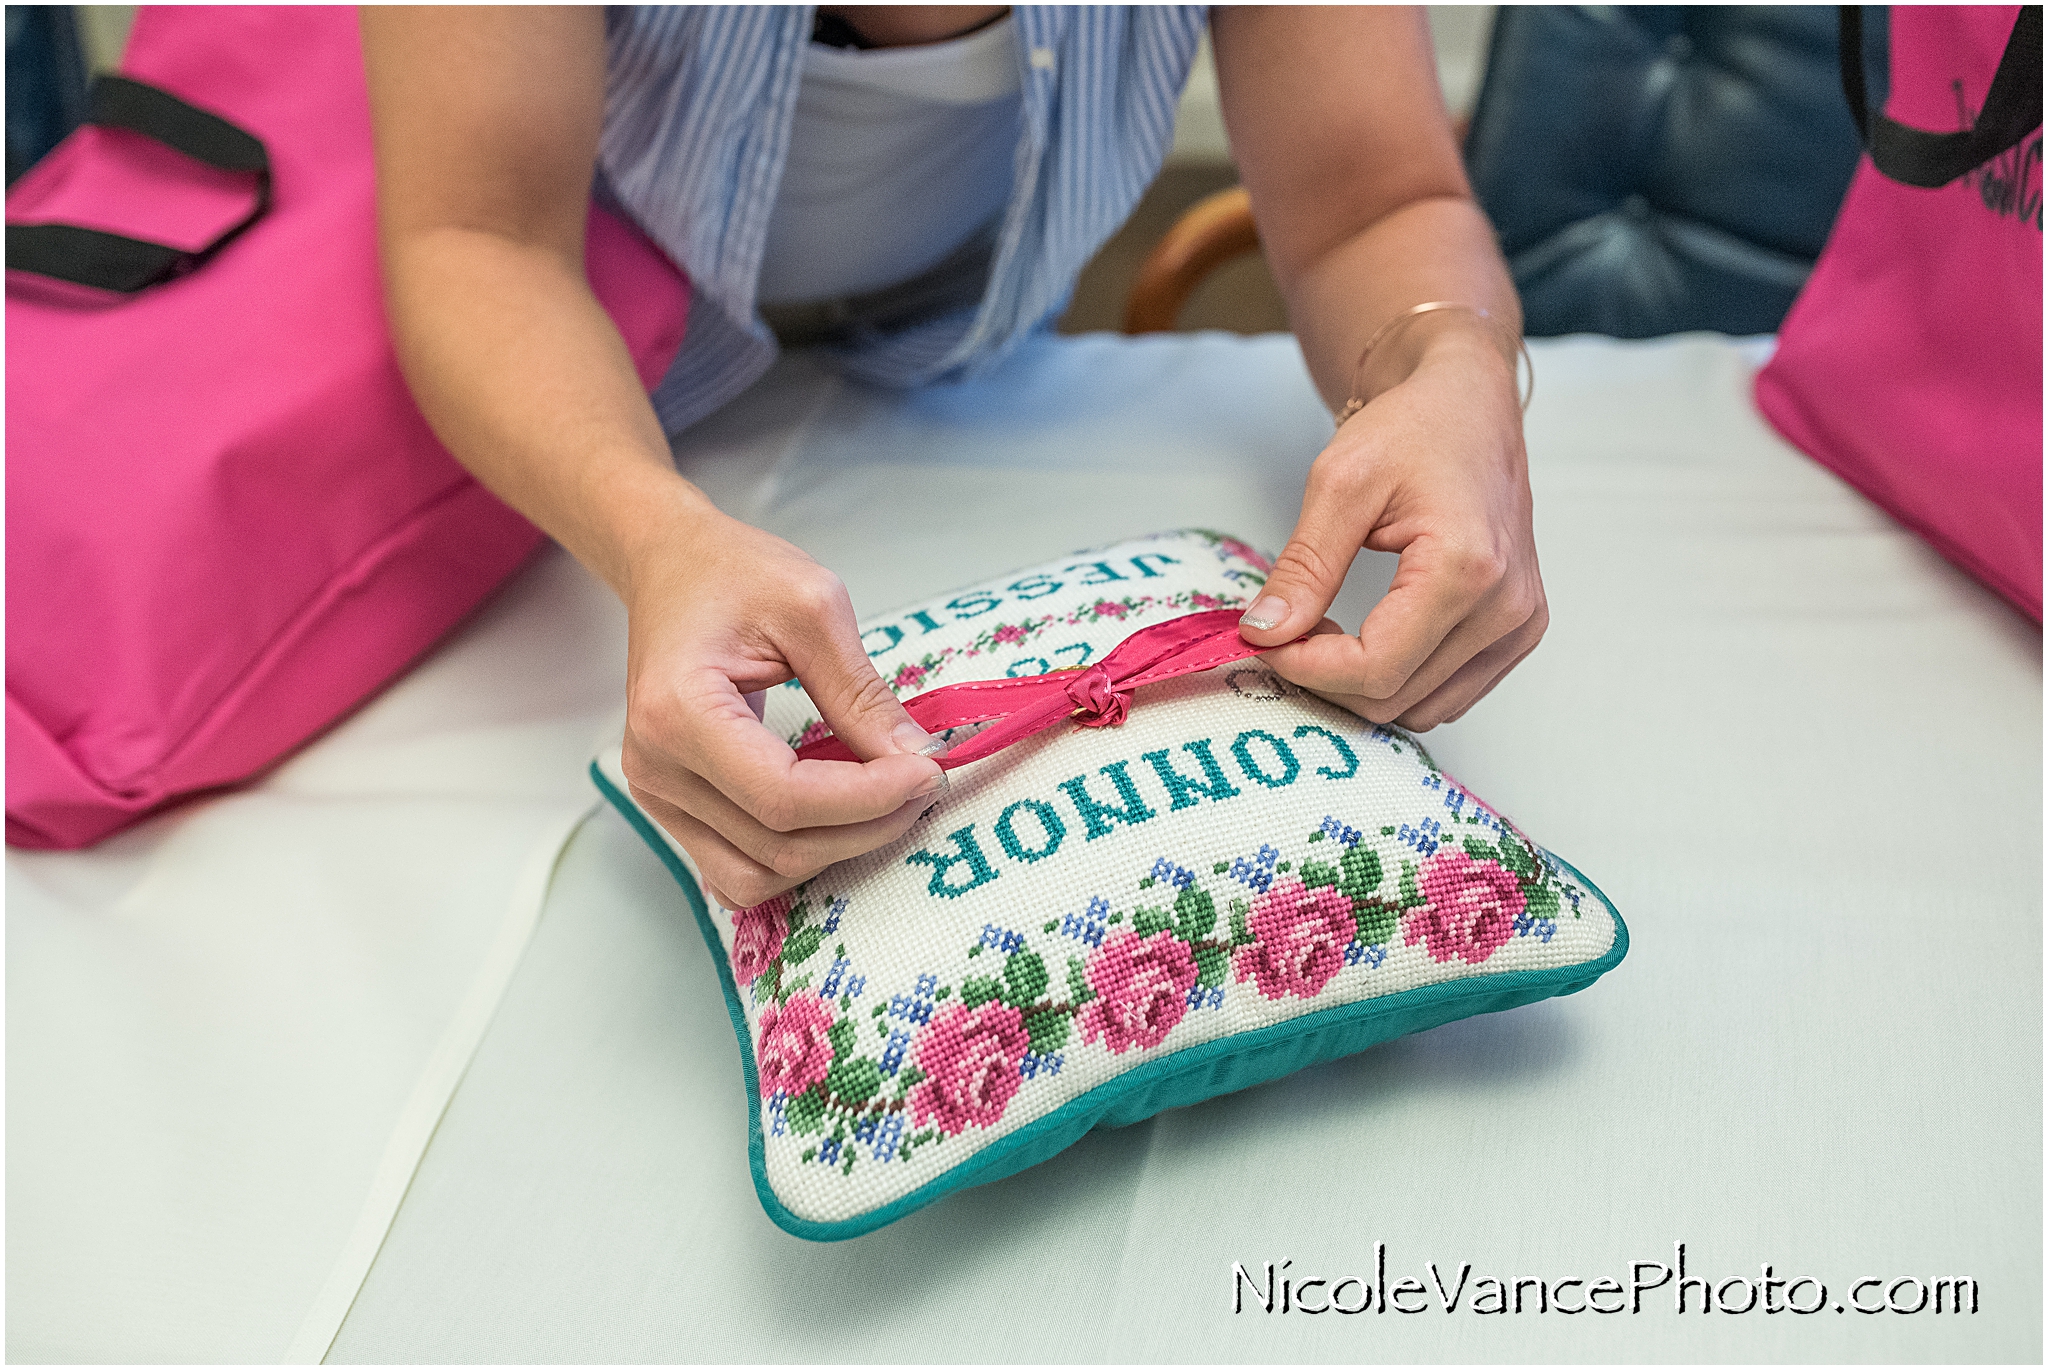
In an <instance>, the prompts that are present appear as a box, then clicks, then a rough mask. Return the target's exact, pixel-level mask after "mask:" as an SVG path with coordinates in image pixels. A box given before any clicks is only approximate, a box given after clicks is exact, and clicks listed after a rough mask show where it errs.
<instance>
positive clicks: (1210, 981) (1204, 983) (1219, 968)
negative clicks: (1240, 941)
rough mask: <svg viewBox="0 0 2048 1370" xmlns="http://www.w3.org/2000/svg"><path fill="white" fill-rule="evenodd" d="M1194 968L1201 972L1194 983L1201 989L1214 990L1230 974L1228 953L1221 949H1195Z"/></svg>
mask: <svg viewBox="0 0 2048 1370" xmlns="http://www.w3.org/2000/svg"><path fill="white" fill-rule="evenodd" d="M1195 966H1196V968H1197V969H1198V970H1199V971H1200V972H1201V973H1200V974H1199V975H1197V976H1196V977H1195V983H1196V984H1197V985H1200V986H1201V987H1202V988H1203V989H1214V988H1215V987H1216V986H1217V985H1220V984H1222V983H1223V979H1224V977H1225V976H1226V975H1228V974H1229V973H1230V953H1229V952H1227V951H1225V950H1224V949H1223V948H1221V947H1196V948H1195Z"/></svg>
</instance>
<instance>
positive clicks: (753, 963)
mask: <svg viewBox="0 0 2048 1370" xmlns="http://www.w3.org/2000/svg"><path fill="white" fill-rule="evenodd" d="M788 933H789V896H788V895H786V894H778V895H776V896H775V897H774V898H773V899H770V900H769V901H768V902H767V903H765V904H756V905H754V906H753V907H752V908H748V909H734V910H733V911H732V978H733V979H734V980H737V981H738V982H739V983H740V984H742V985H751V984H753V983H754V981H755V980H756V979H757V978H759V976H760V974H761V972H762V971H764V970H766V969H768V963H769V962H770V961H773V960H774V959H775V958H776V957H778V956H780V955H781V954H782V939H783V938H784V937H785V936H787V935H788Z"/></svg>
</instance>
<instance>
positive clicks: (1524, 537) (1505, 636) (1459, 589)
mask: <svg viewBox="0 0 2048 1370" xmlns="http://www.w3.org/2000/svg"><path fill="white" fill-rule="evenodd" d="M1417 322H1418V324H1420V323H1422V322H1423V321H1421V320H1418V321H1417ZM1430 323H1431V324H1432V328H1431V330H1430V336H1429V338H1428V340H1427V341H1426V343H1424V344H1423V346H1422V351H1421V354H1420V357H1419V360H1418V361H1417V364H1416V365H1415V367H1414V369H1413V370H1412V371H1411V372H1410V373H1409V374H1408V375H1407V377H1406V378H1405V379H1403V380H1402V381H1401V382H1400V383H1399V384H1397V385H1394V386H1392V387H1391V388H1389V389H1387V390H1385V391H1383V392H1382V393H1380V394H1379V395H1378V396H1376V397H1375V398H1374V399H1373V401H1372V402H1371V403H1370V404H1368V405H1366V406H1365V408H1363V409H1361V410H1359V411H1358V412H1357V413H1356V414H1354V415H1352V417H1351V418H1350V419H1349V420H1348V421H1346V422H1345V424H1344V425H1343V426H1342V427H1341V428H1339V429H1338V430H1337V434H1336V436H1335V437H1333V438H1332V439H1331V440H1330V444H1329V446H1327V447H1325V448H1324V449H1323V451H1322V454H1321V455H1320V456H1318V457H1317V458H1316V461H1315V465H1314V466H1313V467H1312V468H1311V469H1310V471H1309V478H1308V491H1307V494H1306V496H1305V497H1304V498H1303V500H1302V508H1301V519H1300V521H1299V522H1298V523H1297V524H1296V525H1295V529H1294V535H1293V537H1291V538H1290V539H1289V540H1288V543H1287V547H1286V550H1284V551H1283V552H1281V554H1280V558H1279V560H1278V562H1276V563H1275V565H1274V569H1273V574H1272V576H1271V578H1270V579H1268V580H1267V582H1266V585H1265V587H1264V589H1263V590H1262V591H1261V592H1260V594H1259V597H1258V598H1257V600H1255V601H1254V602H1253V604H1252V607H1251V608H1250V609H1249V610H1247V611H1246V615H1245V621H1244V626H1243V629H1242V631H1243V633H1244V636H1245V637H1246V639H1247V640H1249V641H1252V642H1256V643H1261V644H1267V643H1272V644H1280V643H1291V645H1287V646H1278V647H1276V649H1275V650H1273V651H1270V652H1268V653H1266V654H1265V660H1266V661H1267V663H1268V664H1270V665H1271V666H1272V667H1273V669H1274V670H1276V671H1278V672H1279V673H1280V674H1281V675H1282V676H1284V677H1285V678H1286V679H1288V680H1291V681H1293V682H1295V683H1296V684H1299V685H1303V686H1306V687H1307V688H1309V689H1310V690H1313V691H1314V692H1315V693H1317V694H1319V695H1321V696H1322V697H1323V698H1325V699H1328V700H1330V701H1331V702H1332V703H1335V704H1339V705H1342V706H1343V707H1344V708H1347V709H1349V710H1351V711H1352V712H1353V713H1356V714H1359V715H1360V716H1362V717H1364V718H1368V719H1371V720H1372V721H1373V722H1375V723H1396V722H1397V723H1399V724H1400V725H1401V726H1402V727H1404V728H1409V729H1412V730H1415V731H1423V730H1426V729H1429V728H1433V727H1435V726H1436V725H1437V724H1439V723H1447V722H1450V721H1451V720H1453V719H1456V718H1457V717H1459V716H1460V715H1461V714H1463V713H1464V712H1465V710H1467V709H1469V708H1471V707H1472V705H1473V704H1474V703H1476V702H1477V701H1478V700H1479V699H1480V698H1481V697H1482V696H1484V695H1485V694H1486V693H1487V692H1488V691H1489V690H1491V689H1492V688H1493V687H1494V686H1495V685H1497V684H1499V683H1500V680H1501V678H1502V677H1503V676H1505V675H1506V674H1507V673H1508V672H1509V671H1511V670H1513V669H1514V667H1515V665H1516V664H1517V663H1518V662H1520V661H1521V659H1522V658H1523V657H1525V656H1527V655H1528V654H1529V653H1530V652H1531V651H1532V650H1534V648H1535V646H1536V644H1537V642H1538V641H1539V640H1540V639H1541V638H1542V636H1543V630H1544V628H1545V627H1546V626H1548V624H1549V621H1550V613H1549V609H1548V607H1547V606H1546V604H1545V601H1544V597H1543V577H1542V575H1541V573H1540V572H1539V570H1538V569H1537V565H1536V538H1535V532H1534V529H1533V526H1532V520H1531V501H1530V495H1529V475H1528V458H1527V454H1526V452H1525V451H1524V449H1523V446H1522V424H1521V418H1522V415H1521V410H1520V407H1519V405H1518V404H1517V401H1516V396H1515V388H1514V387H1515V379H1514V372H1513V370H1512V368H1511V366H1510V365H1508V364H1506V363H1505V362H1504V359H1503V356H1502V353H1501V350H1500V347H1499V345H1498V343H1497V342H1496V341H1494V340H1493V339H1491V338H1490V337H1488V336H1487V333H1488V330H1487V329H1486V328H1485V327H1484V326H1482V325H1478V324H1477V323H1476V322H1474V321H1453V320H1450V319H1446V320H1443V321H1442V323H1441V324H1440V325H1439V324H1438V323H1437V321H1435V320H1430ZM1360 548H1371V549H1372V550H1374V551H1379V552H1398V553H1400V556H1401V564H1400V568H1399V570H1398V571H1397V572H1396V573H1395V575H1394V580H1393V584H1392V585H1391V586H1390V587H1389V589H1388V590H1387V594H1386V597H1385V598H1384V599H1382V600H1381V601H1380V602H1379V604H1378V605H1376V606H1375V607H1374V608H1373V610H1372V612H1371V613H1370V614H1369V615H1368V616H1367V617H1366V620H1365V623H1364V625H1363V626H1362V627H1361V628H1360V629H1359V631H1358V634H1357V636H1352V635H1350V634H1348V633H1346V632H1344V630H1343V629H1342V628H1340V627H1339V626H1338V625H1337V624H1335V623H1333V622H1331V621H1330V620H1329V619H1327V618H1324V617H1323V615H1324V613H1325V612H1326V611H1327V610H1328V609H1329V607H1330V602H1331V601H1332V600H1333V599H1334V598H1335V597H1336V594H1337V591H1338V589H1339V588H1341V587H1342V585H1343V583H1344V576H1345V574H1346V572H1348V571H1349V570H1350V569H1351V563H1352V560H1353V559H1354V558H1355V557H1356V556H1357V554H1358V552H1359V549H1360ZM1255 623H1257V624H1264V625H1267V626H1263V627H1256V626H1254V624H1255ZM1303 633H1312V634H1314V636H1313V637H1311V638H1310V639H1309V640H1308V641H1306V642H1299V643H1294V642H1292V639H1294V638H1297V637H1299V636H1301V635H1302V634H1303Z"/></svg>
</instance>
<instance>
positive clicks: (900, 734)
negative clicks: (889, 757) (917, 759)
mask: <svg viewBox="0 0 2048 1370" xmlns="http://www.w3.org/2000/svg"><path fill="white" fill-rule="evenodd" d="M890 736H892V737H893V738H894V739H895V741H896V745H897V747H899V748H900V749H902V750H903V751H906V752H910V753H912V754H913V755H916V756H944V755H945V754H946V749H947V747H948V746H950V745H951V744H950V743H948V742H947V741H946V740H945V739H944V738H942V737H933V736H932V735H931V734H930V733H928V732H926V731H925V730H924V729H922V728H920V727H918V726H917V725H916V724H915V723H910V722H903V723H898V724H897V725H896V730H895V732H893V733H892V734H890Z"/></svg>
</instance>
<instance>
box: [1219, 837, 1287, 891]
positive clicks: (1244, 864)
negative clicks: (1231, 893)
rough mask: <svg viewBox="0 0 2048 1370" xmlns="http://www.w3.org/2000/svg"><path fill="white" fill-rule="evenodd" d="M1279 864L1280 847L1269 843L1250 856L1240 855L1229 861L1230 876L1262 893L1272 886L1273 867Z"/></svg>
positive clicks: (1248, 887)
mask: <svg viewBox="0 0 2048 1370" xmlns="http://www.w3.org/2000/svg"><path fill="white" fill-rule="evenodd" d="M1279 864H1280V849H1279V848H1278V847H1275V846H1272V845H1270V844H1268V845H1265V846H1262V847H1260V848H1259V851H1258V854H1257V855H1256V856H1252V857H1249V858H1247V857H1243V856H1240V857H1238V858H1237V860H1235V861H1233V862H1231V863H1230V878H1231V879H1233V880H1235V881H1237V883H1238V884H1240V885H1243V886H1244V887H1245V888H1247V889H1250V890H1256V891H1257V892H1258V893H1260V894H1264V893H1265V892H1266V891H1267V890H1269V889H1271V888H1272V887H1273V869H1274V867H1276V866H1278V865H1279Z"/></svg>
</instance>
